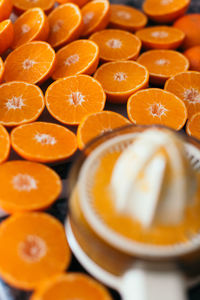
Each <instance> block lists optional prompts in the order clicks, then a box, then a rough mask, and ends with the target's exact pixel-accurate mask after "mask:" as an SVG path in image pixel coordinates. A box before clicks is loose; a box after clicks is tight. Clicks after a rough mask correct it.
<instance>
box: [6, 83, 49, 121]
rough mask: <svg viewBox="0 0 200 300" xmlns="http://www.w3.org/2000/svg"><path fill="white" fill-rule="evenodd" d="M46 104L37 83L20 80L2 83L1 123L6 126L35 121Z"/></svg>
mask: <svg viewBox="0 0 200 300" xmlns="http://www.w3.org/2000/svg"><path fill="white" fill-rule="evenodd" d="M44 106H45V104H44V96H43V93H42V91H41V90H40V88H39V87H37V86H36V85H32V84H29V83H26V82H19V81H18V82H17V81H12V82H10V83H5V84H2V85H0V123H1V124H3V125H5V126H16V125H19V124H24V123H28V122H32V121H35V120H36V119H37V118H38V117H39V116H40V114H41V113H42V111H43V109H44Z"/></svg>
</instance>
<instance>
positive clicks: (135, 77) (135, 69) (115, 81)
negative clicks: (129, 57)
mask: <svg viewBox="0 0 200 300" xmlns="http://www.w3.org/2000/svg"><path fill="white" fill-rule="evenodd" d="M94 78H96V79H97V80H98V81H99V82H100V83H101V84H102V87H103V89H104V91H105V93H106V94H107V96H108V97H109V98H108V99H109V100H110V101H113V102H121V103H123V102H126V101H127V99H128V97H129V96H130V95H132V94H133V93H134V92H136V91H137V90H139V89H141V88H143V87H145V86H147V85H148V79H149V74H148V71H147V69H146V68H145V67H143V66H142V65H140V64H138V63H136V62H133V61H116V62H109V63H106V64H103V65H102V66H101V67H99V68H98V69H97V71H96V72H95V74H94Z"/></svg>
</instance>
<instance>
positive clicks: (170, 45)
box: [136, 26, 185, 49]
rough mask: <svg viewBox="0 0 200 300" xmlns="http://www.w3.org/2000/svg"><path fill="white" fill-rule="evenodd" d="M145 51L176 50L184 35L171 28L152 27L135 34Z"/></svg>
mask: <svg viewBox="0 0 200 300" xmlns="http://www.w3.org/2000/svg"><path fill="white" fill-rule="evenodd" d="M136 35H137V36H138V37H139V38H140V39H141V41H142V44H143V47H144V48H146V49H176V48H178V47H179V46H180V45H181V43H182V42H183V40H184V38H185V34H184V33H183V32H182V31H181V30H179V29H177V28H173V27H169V26H154V27H148V28H144V29H141V30H139V31H137V32H136Z"/></svg>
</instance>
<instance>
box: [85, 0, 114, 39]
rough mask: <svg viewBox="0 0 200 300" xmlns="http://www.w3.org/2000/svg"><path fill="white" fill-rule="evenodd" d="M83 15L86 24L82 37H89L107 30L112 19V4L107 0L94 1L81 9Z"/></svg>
mask: <svg viewBox="0 0 200 300" xmlns="http://www.w3.org/2000/svg"><path fill="white" fill-rule="evenodd" d="M81 13H82V15H83V24H84V26H83V32H82V36H88V35H90V34H92V33H94V32H96V31H99V30H102V29H104V28H106V26H107V25H108V22H109V18H110V4H109V2H108V1H107V0H93V1H91V2H89V3H87V4H86V5H85V6H84V7H83V8H82V9H81Z"/></svg>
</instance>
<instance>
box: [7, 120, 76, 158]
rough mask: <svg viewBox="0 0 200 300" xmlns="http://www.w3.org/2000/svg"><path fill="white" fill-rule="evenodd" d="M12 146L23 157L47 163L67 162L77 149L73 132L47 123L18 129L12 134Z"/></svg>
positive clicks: (26, 125) (23, 126)
mask: <svg viewBox="0 0 200 300" xmlns="http://www.w3.org/2000/svg"><path fill="white" fill-rule="evenodd" d="M11 144H12V147H13V149H14V150H15V151H16V152H17V153H18V154H19V155H20V156H21V157H23V158H25V159H27V160H31V161H38V162H46V163H47V162H57V161H62V160H65V159H67V158H69V157H70V156H72V155H73V154H74V152H75V151H76V149H77V140H76V136H75V134H74V133H73V132H71V131H70V130H69V129H67V128H65V127H63V126H61V125H57V124H53V123H46V122H35V123H30V124H25V125H21V126H18V127H16V128H15V129H13V130H12V132H11Z"/></svg>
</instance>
